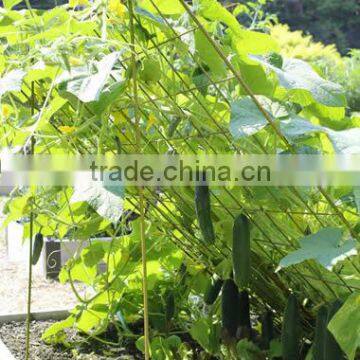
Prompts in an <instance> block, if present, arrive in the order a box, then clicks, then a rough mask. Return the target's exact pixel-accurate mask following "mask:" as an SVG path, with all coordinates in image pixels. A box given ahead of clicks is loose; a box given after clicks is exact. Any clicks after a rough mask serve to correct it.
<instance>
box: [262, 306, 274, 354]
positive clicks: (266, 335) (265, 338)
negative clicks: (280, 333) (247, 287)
mask: <svg viewBox="0 0 360 360" xmlns="http://www.w3.org/2000/svg"><path fill="white" fill-rule="evenodd" d="M274 332H275V331H274V319H273V313H272V312H271V311H270V310H268V311H266V312H265V313H264V314H263V315H262V316H261V348H262V349H263V350H268V349H270V342H271V340H273V339H274Z"/></svg>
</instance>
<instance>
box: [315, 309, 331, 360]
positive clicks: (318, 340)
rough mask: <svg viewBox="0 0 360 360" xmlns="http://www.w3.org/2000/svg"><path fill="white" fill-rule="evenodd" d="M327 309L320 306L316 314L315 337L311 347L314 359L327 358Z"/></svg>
mask: <svg viewBox="0 0 360 360" xmlns="http://www.w3.org/2000/svg"><path fill="white" fill-rule="evenodd" d="M327 317H328V310H327V308H326V306H322V307H321V308H320V309H319V311H318V313H317V316H316V327H315V338H314V347H313V356H314V358H315V359H316V360H327V357H326V349H325V343H326V340H325V339H326V332H327Z"/></svg>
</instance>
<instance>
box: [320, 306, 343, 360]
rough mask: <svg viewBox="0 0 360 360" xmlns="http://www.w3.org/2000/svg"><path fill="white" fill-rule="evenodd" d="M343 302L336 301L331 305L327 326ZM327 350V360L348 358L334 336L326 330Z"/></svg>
mask: <svg viewBox="0 0 360 360" xmlns="http://www.w3.org/2000/svg"><path fill="white" fill-rule="evenodd" d="M342 305H343V302H342V301H341V300H339V299H338V300H335V301H334V302H333V303H332V304H330V306H329V308H328V313H327V319H326V320H327V324H329V322H330V320H331V319H332V318H333V316H334V315H335V314H336V313H337V311H338V310H339V309H340V308H341V306H342ZM325 350H326V354H325V356H326V360H341V359H345V358H346V356H345V354H344V352H343V351H342V350H341V348H340V346H339V344H338V343H337V341H336V340H335V338H334V336H333V334H332V333H331V332H330V331H329V330H328V329H326V333H325Z"/></svg>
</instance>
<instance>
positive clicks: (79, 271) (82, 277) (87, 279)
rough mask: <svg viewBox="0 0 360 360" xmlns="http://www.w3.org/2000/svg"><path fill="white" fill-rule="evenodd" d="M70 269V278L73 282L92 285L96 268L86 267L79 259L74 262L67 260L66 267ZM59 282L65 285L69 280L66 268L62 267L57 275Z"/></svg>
mask: <svg viewBox="0 0 360 360" xmlns="http://www.w3.org/2000/svg"><path fill="white" fill-rule="evenodd" d="M67 266H71V268H70V276H71V279H72V280H73V281H76V280H77V281H81V282H83V283H84V284H87V285H90V286H91V285H93V284H94V280H95V277H96V266H93V267H88V266H86V265H85V263H83V261H82V259H81V258H78V259H76V260H74V261H72V259H70V260H69V262H68V265H67ZM59 280H60V282H61V283H62V284H65V283H66V281H68V280H69V273H68V270H67V267H66V266H65V267H63V268H62V269H61V271H60V274H59Z"/></svg>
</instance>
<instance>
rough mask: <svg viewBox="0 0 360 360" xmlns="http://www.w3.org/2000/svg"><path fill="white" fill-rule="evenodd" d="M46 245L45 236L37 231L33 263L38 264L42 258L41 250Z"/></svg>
mask: <svg viewBox="0 0 360 360" xmlns="http://www.w3.org/2000/svg"><path fill="white" fill-rule="evenodd" d="M43 246H44V237H43V235H42V234H41V233H37V234H36V235H35V239H34V245H33V251H32V259H31V263H32V265H36V264H37V262H38V261H39V259H40V255H41V251H42V248H43Z"/></svg>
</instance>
